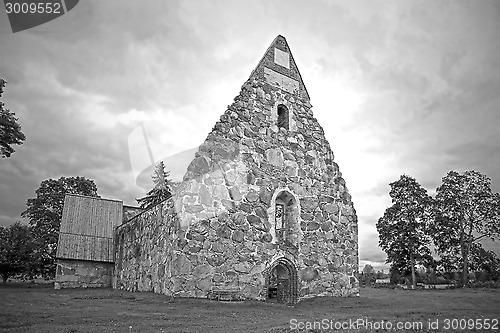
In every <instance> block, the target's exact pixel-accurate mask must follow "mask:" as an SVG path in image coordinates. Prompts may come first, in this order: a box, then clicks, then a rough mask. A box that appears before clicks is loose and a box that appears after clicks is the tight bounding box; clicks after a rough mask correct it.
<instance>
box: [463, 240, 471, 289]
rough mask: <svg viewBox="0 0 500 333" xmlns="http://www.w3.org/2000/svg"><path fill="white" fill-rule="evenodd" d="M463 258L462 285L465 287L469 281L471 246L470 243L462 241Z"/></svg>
mask: <svg viewBox="0 0 500 333" xmlns="http://www.w3.org/2000/svg"><path fill="white" fill-rule="evenodd" d="M462 243H463V244H461V246H462V260H463V263H464V267H463V271H462V287H465V286H466V285H467V283H469V247H468V244H466V243H465V242H462Z"/></svg>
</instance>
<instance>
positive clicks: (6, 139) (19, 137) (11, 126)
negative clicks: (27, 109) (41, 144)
mask: <svg viewBox="0 0 500 333" xmlns="http://www.w3.org/2000/svg"><path fill="white" fill-rule="evenodd" d="M6 84H7V81H5V80H4V79H1V78H0V98H1V97H2V95H3V92H4V88H5V85H6ZM18 120H19V119H18V118H16V117H15V113H14V112H11V111H10V110H9V109H7V108H6V107H5V104H4V102H2V101H0V156H2V157H10V155H12V153H14V152H15V150H14V148H12V145H20V144H22V143H23V141H24V140H26V136H25V135H24V134H23V132H21V125H19V123H18V122H17V121H18Z"/></svg>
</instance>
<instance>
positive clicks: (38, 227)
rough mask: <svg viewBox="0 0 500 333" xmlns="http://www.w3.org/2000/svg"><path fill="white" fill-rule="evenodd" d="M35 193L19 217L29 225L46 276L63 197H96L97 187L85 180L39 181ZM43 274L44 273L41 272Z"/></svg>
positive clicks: (57, 229) (55, 237)
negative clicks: (25, 219)
mask: <svg viewBox="0 0 500 333" xmlns="http://www.w3.org/2000/svg"><path fill="white" fill-rule="evenodd" d="M35 193H36V198H33V199H28V201H27V203H26V205H27V206H28V208H27V209H26V210H25V211H24V212H23V213H22V214H21V215H22V216H23V217H27V218H29V220H30V222H29V223H30V226H31V227H32V230H33V235H34V239H35V242H36V244H37V246H38V254H39V258H38V261H39V262H40V263H41V264H42V265H43V266H47V265H48V266H50V269H49V270H48V273H49V274H53V273H54V270H53V268H54V265H53V263H54V259H55V254H56V250H57V240H58V237H59V227H60V226H61V218H62V211H63V206H64V196H65V195H66V194H80V195H86V196H91V197H99V195H98V194H97V186H96V184H95V183H94V181H93V180H91V179H86V178H85V177H79V176H76V177H61V178H59V179H47V180H44V181H42V182H41V183H40V187H39V188H38V189H37V190H36V191H35ZM43 272H47V270H46V269H43V268H42V273H43Z"/></svg>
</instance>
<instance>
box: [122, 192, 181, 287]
mask: <svg viewBox="0 0 500 333" xmlns="http://www.w3.org/2000/svg"><path fill="white" fill-rule="evenodd" d="M177 229H178V221H177V216H176V214H175V212H174V209H173V205H172V200H167V201H164V202H162V203H161V204H158V205H156V206H154V207H152V208H151V209H149V210H147V211H144V212H143V213H141V214H139V215H136V216H135V217H133V218H132V219H131V220H129V221H128V222H127V223H125V224H122V225H121V226H119V227H118V228H117V229H116V236H115V244H116V245H115V274H114V281H113V287H114V288H118V289H125V290H129V291H153V292H157V293H163V294H167V295H171V289H172V288H171V287H172V286H171V273H170V271H171V267H170V266H171V262H172V259H173V248H174V246H175V241H176V236H177Z"/></svg>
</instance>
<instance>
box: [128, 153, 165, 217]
mask: <svg viewBox="0 0 500 333" xmlns="http://www.w3.org/2000/svg"><path fill="white" fill-rule="evenodd" d="M169 176H170V171H165V165H164V164H163V161H160V163H158V164H157V165H156V167H155V171H154V173H153V176H151V178H152V179H153V183H154V186H153V188H152V189H151V190H150V191H149V192H148V193H146V196H145V197H143V198H140V199H135V200H136V201H137V203H138V204H139V205H140V206H141V208H144V209H148V208H150V207H152V206H155V205H157V204H159V203H160V202H163V201H165V200H167V199H168V198H170V197H171V196H172V181H171V180H170V179H168V177H169Z"/></svg>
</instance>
